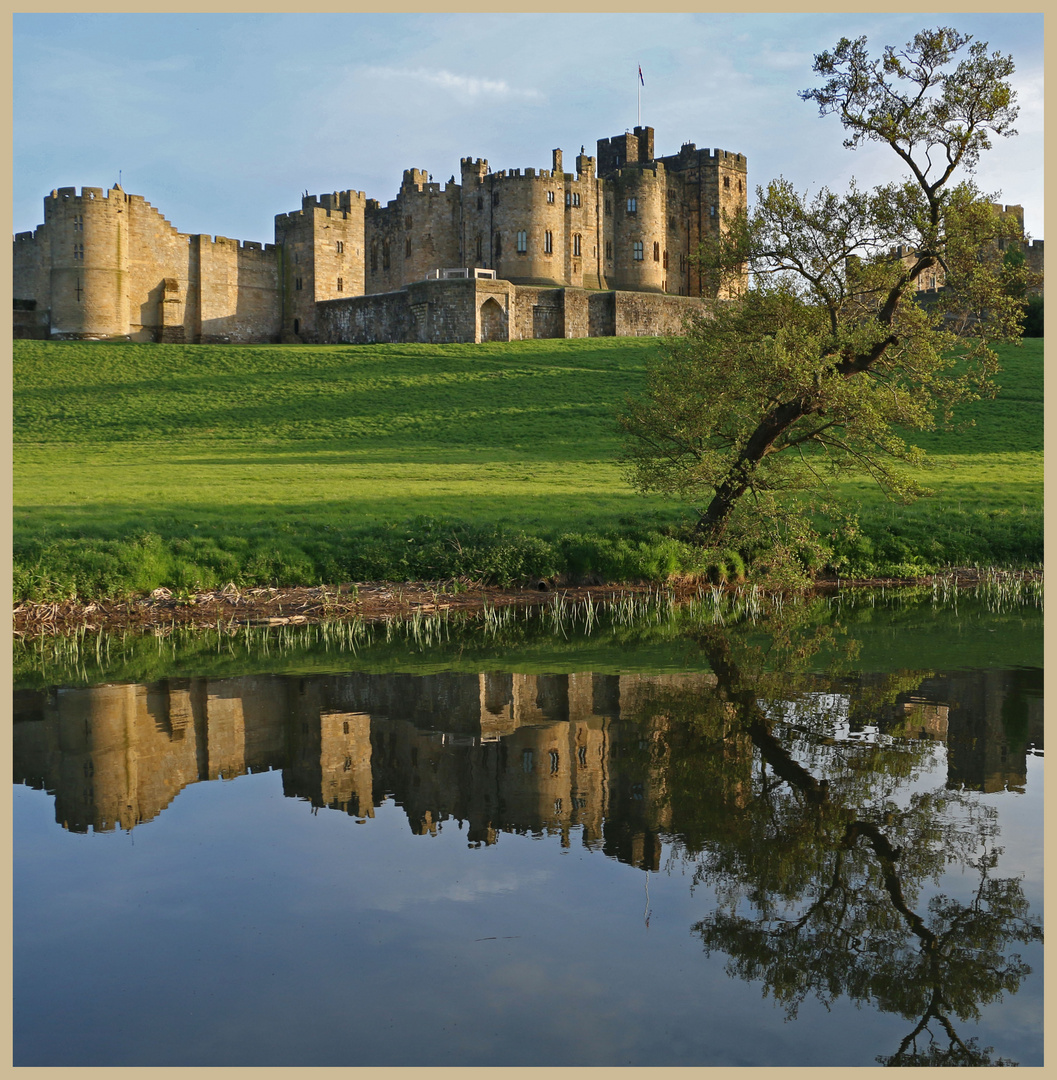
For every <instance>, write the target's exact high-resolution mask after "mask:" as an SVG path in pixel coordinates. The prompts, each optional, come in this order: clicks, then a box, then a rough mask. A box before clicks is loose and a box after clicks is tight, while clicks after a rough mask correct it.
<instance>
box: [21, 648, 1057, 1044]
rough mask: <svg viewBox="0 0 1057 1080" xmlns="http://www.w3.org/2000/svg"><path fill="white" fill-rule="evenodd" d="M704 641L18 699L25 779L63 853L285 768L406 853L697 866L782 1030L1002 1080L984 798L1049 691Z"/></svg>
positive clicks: (1019, 973)
mask: <svg viewBox="0 0 1057 1080" xmlns="http://www.w3.org/2000/svg"><path fill="white" fill-rule="evenodd" d="M793 631H795V632H793ZM819 634H820V639H821V637H824V636H825V632H824V631H819ZM783 635H784V636H783ZM688 636H689V638H690V640H692V641H693V643H694V645H695V647H696V649H697V650H699V651H700V654H701V655H702V656H703V657H704V658H705V659H706V660H707V663H708V666H709V668H710V669H711V670H710V671H709V672H707V673H694V674H685V675H611V674H592V673H583V674H569V675H532V674H519V673H513V674H512V673H503V672H480V673H478V674H432V675H423V676H415V675H409V674H396V675H393V674H372V673H368V672H351V673H346V674H340V675H337V674H334V675H320V676H311V677H294V676H279V675H273V676H269V675H253V676H246V677H241V678H189V679H176V678H170V679H162V680H158V681H154V682H150V683H127V684H111V685H103V686H90V687H76V688H69V687H66V688H53V689H51V690H47V691H39V690H21V691H18V692H16V695H15V725H14V766H15V778H16V781H21V782H24V783H26V784H29V785H30V786H33V787H35V788H38V789H43V790H47V791H48V792H50V793H51V794H53V795H54V797H55V814H56V820H57V822H59V823H60V824H61V825H62V827H63V828H65V829H67V830H69V831H71V832H81V833H83V832H87V831H88V830H95V831H109V830H114V829H118V828H120V829H130V830H131V829H133V828H134V827H136V826H138V825H141V824H142V823H144V822H148V821H150V820H151V819H153V818H155V817H157V816H158V815H159V814H161V813H163V812H164V811H165V809H166V808H167V807H168V806H169V805H170V804H171V803H172V802H173V800H174V799H175V798H176V797H177V796H178V795H179V793H180V791H181V790H182V789H183V788H185V787H187V786H188V785H190V784H194V783H197V782H199V781H211V780H217V779H222V780H229V779H231V778H233V777H236V776H239V775H241V774H245V773H249V772H257V771H261V770H280V771H281V774H282V788H283V792H284V794H285V795H286V796H288V797H291V798H296V799H301V800H305V801H307V802H308V803H310V804H311V805H312V806H313V807H316V808H330V809H333V810H336V811H340V812H343V813H346V814H349V815H351V816H353V817H354V818H355V819H356V820H357V821H360V822H364V823H367V822H368V819H370V818H372V817H373V816H374V813H375V809H376V808H377V807H379V806H380V805H381V804H382V803H385V802H390V801H391V802H394V803H395V804H396V805H398V806H399V807H401V809H402V811H403V813H404V815H406V819H407V822H408V825H409V827H410V830H411V832H412V833H414V834H423V835H425V834H435V833H436V832H437V831H438V830H440V829H441V828H442V826H443V825H444V823H445V822H449V821H453V820H454V821H458V822H459V823H460V827H462V826H465V829H466V836H467V840H468V842H469V844H470V845H471V846H484V845H492V844H494V843H496V842H497V841H498V840H499V838H500V836H501V834H503V833H522V834H525V833H528V834H533V835H537V836H541V837H542V836H546V837H552V838H553V839H554V841H555V842H557V843H560V844H561V845H562V846H566V847H567V846H570V845H571V844H572V843H573V842H574V841H576V842H578V843H581V844H582V845H583V846H584V847H586V848H587V849H589V850H591V851H599V852H602V853H604V854H605V855H608V856H609V857H611V858H613V859H616V860H619V861H620V862H623V863H625V864H628V865H632V866H635V867H638V868H640V869H642V870H646V871H653V872H657V871H660V870H662V869H665V868H668V869H672V868H674V867H676V866H678V867H679V868H681V869H682V870H683V871H685V872H687V873H688V874H689V876H690V877H691V880H692V881H693V882H694V885H695V887H702V889H703V895H704V894H705V893H706V892H707V895H709V896H711V897H712V898H713V899H712V901H711V903H708V904H704V903H703V905H702V908H703V916H702V917H701V918H700V919H698V920H697V921H696V922H695V923H694V924H693V926H692V933H693V935H694V936H695V938H696V939H697V941H699V942H700V944H701V946H702V947H703V949H704V951H705V953H706V954H709V955H712V954H716V955H720V956H723V957H725V958H726V970H727V972H728V973H729V974H730V975H732V976H734V977H737V978H740V979H744V980H746V981H749V982H753V983H757V984H760V985H762V986H763V988H764V991H765V993H766V994H768V995H770V996H771V997H772V998H773V999H774V1000H775V1001H776V1002H778V1003H779V1004H780V1005H781V1006H783V1007H784V1008H785V1009H786V1010H787V1012H788V1014H789V1015H790V1016H795V1015H796V1013H797V1009H798V1008H799V1007H800V1005H801V1003H803V1002H804V1001H805V1000H806V999H807V998H808V997H814V998H817V999H819V1000H821V1001H822V1002H824V1003H825V1004H827V1005H829V1004H831V1003H832V1002H834V1001H836V1000H837V999H838V998H841V997H846V998H847V999H849V1000H850V1001H852V1002H854V1003H856V1004H869V1005H871V1006H873V1007H875V1008H876V1009H878V1010H880V1011H882V1012H887V1013H892V1014H895V1015H897V1016H899V1017H901V1018H903V1019H904V1020H905V1021H906V1030H905V1033H904V1034H902V1035H901V1036H900V1041H899V1043H898V1045H897V1046H895V1047H894V1048H893V1051H892V1053H890V1054H888V1055H886V1056H883V1057H880V1058H878V1060H879V1061H881V1062H882V1063H884V1064H892V1065H909V1064H924V1065H952V1064H955V1065H968V1064H972V1065H977V1064H999V1063H1002V1064H1006V1063H1010V1062H1006V1061H1002V1060H1001V1059H999V1060H997V1061H996V1060H992V1058H993V1054H992V1052H991V1050H990V1048H987V1047H980V1046H979V1045H978V1044H977V1042H976V1040H975V1038H974V1037H972V1036H971V1035H969V1034H967V1033H966V1032H965V1031H963V1030H962V1028H963V1026H964V1025H966V1024H972V1023H973V1022H975V1021H976V1020H978V1019H979V1017H980V1013H981V1009H982V1007H983V1006H985V1005H986V1004H988V1003H989V1002H992V1001H994V1000H996V999H998V998H999V997H1001V996H1002V995H1003V994H1010V993H1014V992H1016V990H1017V989H1018V988H1019V986H1020V984H1021V982H1022V980H1023V978H1024V976H1025V975H1026V974H1027V973H1028V971H1029V969H1028V967H1027V966H1026V964H1025V963H1024V962H1023V961H1022V960H1021V958H1020V956H1019V955H1018V954H1017V952H1016V947H1017V946H1019V945H1023V944H1027V943H1030V942H1034V941H1038V940H1040V939H1041V924H1040V920H1039V918H1038V917H1037V916H1036V915H1033V914H1032V912H1031V911H1030V910H1029V904H1028V902H1027V900H1026V899H1025V896H1024V891H1023V888H1022V884H1021V882H1020V880H1019V879H1017V878H1011V877H1001V876H998V874H997V868H998V866H999V861H998V860H999V854H1000V852H1001V847H1000V842H1001V836H1000V833H999V825H998V817H997V812H996V810H995V808H994V805H992V802H989V801H988V800H984V799H981V798H980V797H979V796H980V794H981V793H998V792H1006V791H1011V792H1016V791H1023V790H1024V787H1025V784H1026V782H1027V767H1028V764H1027V763H1028V757H1029V755H1031V754H1041V752H1042V745H1043V710H1042V684H1041V672H1040V671H1039V670H1038V669H1032V668H1024V669H1013V670H998V669H995V670H960V671H950V672H931V671H914V672H908V671H900V672H894V673H884V674H880V673H855V674H848V673H846V674H844V675H841V676H822V675H819V674H817V673H813V672H811V671H810V670H808V664H807V661H808V660H809V659H810V658H811V657H812V656H813V655H815V653H816V651H817V649H818V647H819V643H820V642H819V640H809V637H810V635H808V637H805V632H804V628H803V627H800V628H796V627H792V628H791V629H790V632H789V633H788V634H785V630H784V629H783V628H782V627H778V628H777V629H776V631H775V633H773V634H772V635H771V636H770V637H769V638H767V640H766V642H765V643H764V644H761V642H760V640H759V634H758V633H757V632H756V628H753V631H752V633H747V634H741V635H739V634H737V633H733V632H730V630H729V629H720V628H718V627H706V628H698V629H697V630H695V631H693V632H691V633H690V634H689V635H688ZM367 827H368V828H370V825H369V824H368V826H367ZM952 872H953V874H954V877H948V876H945V875H949V874H951V873H952ZM967 883H968V884H967ZM944 890H948V891H944ZM949 893H950V894H949ZM648 908H649V904H648V899H647V906H646V914H645V917H646V918H647V920H648V917H649V910H648Z"/></svg>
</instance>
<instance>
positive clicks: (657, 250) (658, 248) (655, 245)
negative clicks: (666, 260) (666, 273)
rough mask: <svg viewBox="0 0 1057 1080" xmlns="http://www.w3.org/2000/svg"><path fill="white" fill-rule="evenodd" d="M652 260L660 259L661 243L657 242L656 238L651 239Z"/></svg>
mask: <svg viewBox="0 0 1057 1080" xmlns="http://www.w3.org/2000/svg"><path fill="white" fill-rule="evenodd" d="M653 261H654V262H660V261H661V245H660V244H658V243H657V241H656V240H654V241H653Z"/></svg>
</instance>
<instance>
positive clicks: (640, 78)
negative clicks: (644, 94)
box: [639, 64, 646, 86]
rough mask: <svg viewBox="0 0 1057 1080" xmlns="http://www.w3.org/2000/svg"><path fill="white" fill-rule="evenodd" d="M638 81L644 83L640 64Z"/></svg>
mask: <svg viewBox="0 0 1057 1080" xmlns="http://www.w3.org/2000/svg"><path fill="white" fill-rule="evenodd" d="M639 82H640V83H642V85H643V86H645V85H646V80H645V79H644V78H643V77H642V65H641V64H639Z"/></svg>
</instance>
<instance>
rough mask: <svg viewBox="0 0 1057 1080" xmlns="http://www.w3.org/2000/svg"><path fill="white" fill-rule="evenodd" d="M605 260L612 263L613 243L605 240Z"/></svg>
mask: <svg viewBox="0 0 1057 1080" xmlns="http://www.w3.org/2000/svg"><path fill="white" fill-rule="evenodd" d="M606 259H608V260H609V261H610V262H612V260H613V241H612V240H607V241H606Z"/></svg>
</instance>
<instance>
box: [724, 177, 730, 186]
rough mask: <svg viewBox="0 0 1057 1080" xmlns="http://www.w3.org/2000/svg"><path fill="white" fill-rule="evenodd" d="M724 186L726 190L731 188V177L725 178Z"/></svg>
mask: <svg viewBox="0 0 1057 1080" xmlns="http://www.w3.org/2000/svg"><path fill="white" fill-rule="evenodd" d="M723 186H724V187H725V188H729V187H730V177H729V176H724V177H723Z"/></svg>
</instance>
